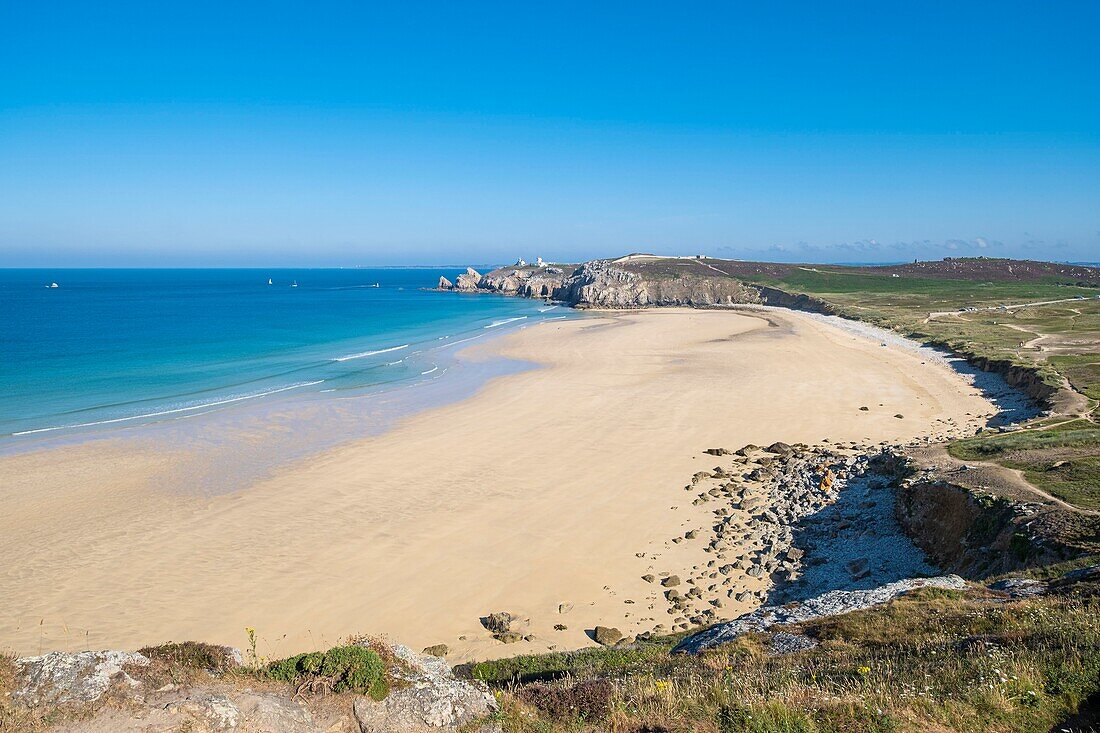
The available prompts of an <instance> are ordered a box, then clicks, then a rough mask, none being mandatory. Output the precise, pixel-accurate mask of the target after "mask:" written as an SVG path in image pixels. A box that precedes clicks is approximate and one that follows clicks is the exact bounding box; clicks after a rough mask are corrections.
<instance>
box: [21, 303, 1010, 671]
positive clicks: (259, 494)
mask: <svg viewBox="0 0 1100 733" xmlns="http://www.w3.org/2000/svg"><path fill="white" fill-rule="evenodd" d="M487 350H492V351H493V352H496V353H501V354H504V355H506V356H509V357H515V358H521V359H527V360H531V361H535V362H538V363H540V364H542V365H544V367H543V368H541V369H537V370H533V371H529V372H525V373H522V374H518V375H514V376H509V377H505V378H501V379H498V380H496V381H494V382H492V383H490V384H489V385H488V386H487V387H486V388H485V389H484V390H483V391H482V392H481V393H480V394H479V395H478V396H477V397H475V398H473V399H470V400H466V401H464V402H461V403H458V404H454V405H451V406H448V407H444V408H439V409H434V410H431V411H428V412H425V413H421V414H419V415H416V416H414V417H411V418H408V419H407V420H405V421H404V422H402V423H401V424H400V425H399V426H398V427H397V428H395V429H394V430H392V431H390V432H388V433H386V434H384V435H381V436H377V437H372V438H369V439H365V440H361V441H358V442H355V443H351V444H348V445H345V446H343V447H340V448H338V449H335V450H332V451H329V452H327V453H325V454H324V455H322V456H320V457H317V458H314V459H310V460H309V461H305V462H301V463H299V464H295V465H290V466H287V467H286V468H285V469H283V470H281V471H280V472H279V473H278V474H277V475H276V476H275V477H273V478H271V479H268V480H264V481H262V482H260V483H258V484H256V485H254V486H252V487H250V488H248V489H246V490H243V491H239V492H236V493H233V494H231V495H226V496H218V497H212V498H210V497H208V498H196V497H193V496H182V495H180V494H179V493H177V492H165V491H161V490H159V489H158V487H157V475H158V470H159V468H160V467H162V466H163V465H164V464H165V463H168V462H171V461H172V460H173V457H172V455H171V454H170V453H164V454H158V455H148V454H135V453H134V452H133V451H132V450H130V449H125V448H121V447H120V448H117V449H115V448H110V447H102V446H97V447H96V448H95V449H94V450H93V449H90V448H88V447H81V446H77V447H69V448H63V449H57V450H51V451H48V452H39V453H33V454H28V455H21V456H13V457H8V458H4V459H2V460H0V474H2V475H3V476H4V481H3V486H2V487H0V557H3V558H4V559H3V572H2V573H0V599H2V600H0V648H7V649H13V650H14V651H16V652H18V653H21V654H29V653H36V652H37V651H39V650H40V649H41V650H52V649H75V648H123V649H125V648H136V647H139V646H142V645H145V644H149V643H156V642H161V641H167V640H176V641H182V640H185V639H197V640H203V641H209V642H217V643H227V644H232V645H234V646H242V647H243V646H245V644H246V642H245V627H254V628H255V629H257V634H258V636H259V638H260V642H259V649H258V651H259V653H260V654H261V655H263V656H268V657H273V656H282V655H286V654H289V653H293V652H296V651H300V650H303V649H306V648H313V647H322V646H326V645H331V644H333V643H336V642H337V641H338V640H339V639H340V638H342V637H344V636H347V635H349V634H356V633H372V634H375V633H382V634H385V635H387V636H388V637H389V638H391V639H393V640H396V641H401V642H403V643H407V644H409V645H411V646H416V647H422V646H426V645H429V644H435V643H441V642H442V643H446V644H448V645H449V646H450V647H451V649H452V650H454V651H453V654H452V659H456V660H457V659H465V658H471V657H479V658H480V657H489V656H501V655H511V654H516V653H521V652H525V651H532V650H545V649H547V648H549V647H550V646H551V645H556V646H558V647H560V648H574V647H578V646H583V645H585V644H590V643H591V642H590V641H589V640H588V639H587V637H586V636H585V634H584V630H585V629H589V628H592V626H594V625H595V624H596V623H601V624H605V625H613V626H617V627H619V628H620V629H622V630H623V631H624V632H628V633H637V632H639V631H643V630H646V629H648V628H652V627H653V623H652V622H651V621H648V620H646V621H643V620H642V619H646V618H649V617H652V615H653V614H654V611H652V610H650V611H647V610H646V609H647V607H648V605H649V604H651V603H654V602H655V601H656V597H657V594H658V593H659V591H660V590H662V589H661V588H659V587H655V586H654V585H650V584H648V583H646V582H645V581H643V580H642V579H641V576H642V575H644V574H646V573H647V572H653V571H659V570H660V571H670V572H676V571H677V569H678V568H679V567H681V566H682V567H685V568H689V567H690V566H691V564H692V563H697V562H699V560H700V557H699V554H700V552H701V550H700V549H699V548H698V547H695V546H692V545H691V543H681V544H679V545H675V546H672V545H669V543H668V540H669V538H671V537H672V536H675V535H679V534H682V533H683V531H684V528H686V527H690V526H692V525H697V524H698V523H699V522H701V521H703V520H704V518H705V516H706V515H707V514H708V512H707V509H706V507H705V506H704V507H695V506H692V505H691V504H690V497H688V498H685V493H684V485H685V482H686V481H688V480H690V477H691V475H692V474H693V473H694V472H696V471H699V470H701V469H705V468H709V467H710V465H711V464H712V463H713V461H709V462H708V458H709V457H708V456H705V455H702V454H701V451H702V450H704V449H706V448H708V447H717V446H722V447H728V448H737V447H739V446H740V445H742V444H744V443H747V442H753V443H757V444H761V445H766V444H768V443H769V442H771V441H775V440H783V441H786V442H788V443H793V442H797V441H804V442H807V443H812V442H816V441H820V440H821V439H822V438H829V439H831V440H834V441H836V440H853V441H860V442H877V441H880V440H891V441H894V440H906V439H910V438H913V437H916V436H920V435H926V434H944V433H947V432H949V430H951V429H954V428H949V427H948V426H947V425H946V424H945V423H944V422H943V421H945V420H951V421H954V422H953V424H954V426H957V428H958V429H966V428H968V427H972V426H976V425H978V424H980V422H981V418H982V417H983V416H987V415H989V414H992V413H993V412H994V409H993V407H992V406H991V405H990V403H989V402H987V401H986V400H985V399H984V398H982V397H981V396H980V395H979V394H978V393H977V391H976V390H975V389H974V388H972V387H970V386H968V385H967V384H966V383H965V381H964V380H963V379H961V378H960V377H959V376H958V375H956V374H954V373H953V372H951V371H950V370H949V369H947V368H946V367H944V366H943V365H942V364H940V363H938V362H934V361H928V363H922V359H921V356H920V355H919V354H917V353H914V352H912V351H909V350H903V349H890V348H883V347H881V346H880V345H879V344H878V343H876V342H874V341H871V340H868V339H866V338H861V337H859V336H857V335H854V334H852V333H847V332H844V331H841V330H839V329H837V328H834V327H832V326H830V325H828V324H826V323H822V322H820V321H815V320H812V319H810V318H806V317H804V316H801V315H799V314H797V313H776V312H769V313H767V314H760V313H735V312H722V311H691V310H679V309H676V310H673V309H669V310H653V311H644V312H631V313H617V314H608V315H605V316H600V317H595V318H588V319H581V320H567V321H557V322H554V323H547V324H542V325H540V326H537V327H532V328H529V329H526V330H524V331H521V332H518V333H516V334H513V335H510V336H508V337H506V338H504V339H501V340H498V341H496V342H492V343H491V344H488V345H486V346H481V347H478V348H476V349H471V350H469V351H468V352H466V354H464V356H463V358H469V359H477V358H483V357H484V356H485V354H486V351H487ZM861 406H868V407H869V409H868V410H867V411H860V409H859V408H860V407H861ZM895 414H902V415H904V419H898V418H896V417H894V416H895ZM672 507H677V508H676V509H672ZM639 553H645V554H646V556H645V557H638V554H639ZM655 553H656V554H658V555H659V560H658V561H656V562H655V561H654V559H653V555H654V554H655ZM627 600H631V601H634V603H631V604H627V603H625V601H627ZM562 603H566V604H572V606H573V608H572V610H571V611H570V612H569V613H567V614H559V612H558V607H559V604H562ZM501 610H506V611H510V612H513V613H516V614H520V615H522V616H526V617H529V618H530V619H531V622H530V626H529V627H527V628H525V629H523V631H524V633H527V634H530V635H533V637H534V640H533V641H525V642H520V643H518V644H512V645H507V646H505V645H503V644H501V643H500V642H497V641H495V640H493V639H491V638H490V636H489V633H488V632H487V631H485V630H484V629H483V628H482V627H481V625H480V623H479V621H478V619H479V617H480V616H483V615H485V614H487V613H489V612H493V611H501ZM739 610H744V609H740V608H738V605H737V604H736V603H730V604H727V605H726V607H725V608H724V609H723V613H724V615H727V616H732V615H735V614H736V613H737V612H738V611H739ZM555 624H564V625H566V626H568V630H566V631H555V630H554V628H553V627H554V625H555ZM460 637H465V639H461V638H460Z"/></svg>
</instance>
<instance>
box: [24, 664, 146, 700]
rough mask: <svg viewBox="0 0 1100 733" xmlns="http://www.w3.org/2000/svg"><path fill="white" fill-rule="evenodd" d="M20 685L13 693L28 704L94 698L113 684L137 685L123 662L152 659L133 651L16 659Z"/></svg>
mask: <svg viewBox="0 0 1100 733" xmlns="http://www.w3.org/2000/svg"><path fill="white" fill-rule="evenodd" d="M16 664H17V666H18V668H19V680H20V686H19V687H18V689H16V690H15V691H14V692H13V693H12V697H14V698H15V699H16V700H17V701H19V702H21V703H23V704H26V705H32V706H34V705H61V704H66V703H88V702H95V701H96V700H98V699H99V698H100V697H102V696H103V695H104V693H106V692H107V690H108V689H109V688H110V687H111V685H112V684H122V685H125V686H126V687H138V686H139V683H138V682H137V680H135V679H133V678H132V677H131V676H130V675H129V674H127V673H126V671H125V669H124V668H123V667H124V665H128V664H134V665H140V666H145V665H147V664H149V659H148V658H146V657H145V656H143V655H141V654H137V653H134V652H118V651H101V652H76V653H68V652H50V653H49V654H43V655H42V656H39V657H24V658H23V659H18V660H16Z"/></svg>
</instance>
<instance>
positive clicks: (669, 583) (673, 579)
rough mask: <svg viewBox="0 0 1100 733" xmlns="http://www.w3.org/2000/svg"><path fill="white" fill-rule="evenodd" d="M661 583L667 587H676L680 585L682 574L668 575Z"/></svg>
mask: <svg viewBox="0 0 1100 733" xmlns="http://www.w3.org/2000/svg"><path fill="white" fill-rule="evenodd" d="M661 585H663V586H664V587H666V588H674V587H675V586H678V585H680V576H679V575H670V576H668V577H667V578H665V579H664V580H662V581H661Z"/></svg>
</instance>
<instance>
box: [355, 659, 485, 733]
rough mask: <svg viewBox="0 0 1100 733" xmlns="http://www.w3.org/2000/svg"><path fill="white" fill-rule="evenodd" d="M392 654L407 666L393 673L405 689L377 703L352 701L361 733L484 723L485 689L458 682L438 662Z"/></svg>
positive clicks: (412, 732) (421, 732) (423, 731)
mask: <svg viewBox="0 0 1100 733" xmlns="http://www.w3.org/2000/svg"><path fill="white" fill-rule="evenodd" d="M394 653H396V654H397V656H398V657H399V658H400V659H401V660H402V661H403V662H404V663H405V665H407V668H405V669H398V670H397V674H399V675H400V676H402V677H403V678H404V679H405V682H406V683H407V686H406V687H403V688H401V689H394V690H393V691H392V692H390V695H389V696H388V697H387V698H386V699H385V700H383V701H382V702H374V701H372V700H370V699H369V698H365V697H363V698H359V699H357V700H356V701H355V706H354V713H355V720H356V722H357V723H358V724H359V729H360V730H361V731H362V733H391V732H396V731H401V732H402V733H427V732H428V731H432V732H433V733H439V732H440V731H455V730H458V729H459V728H463V727H468V726H471V725H474V724H476V723H477V722H478V721H481V720H483V719H486V718H488V716H489V715H491V714H492V713H493V711H494V710H495V709H496V702H495V701H494V699H493V696H492V694H491V693H489V692H488V690H486V689H485V688H483V687H480V686H478V685H477V684H476V683H474V682H467V681H465V680H460V679H457V678H456V677H455V676H454V673H453V672H452V671H451V667H450V665H449V664H447V662H446V661H444V660H443V659H440V658H439V657H427V656H421V655H419V654H416V653H414V652H413V651H412V650H411V649H409V648H408V647H405V646H401V645H397V646H395V647H394ZM486 730H488V729H486Z"/></svg>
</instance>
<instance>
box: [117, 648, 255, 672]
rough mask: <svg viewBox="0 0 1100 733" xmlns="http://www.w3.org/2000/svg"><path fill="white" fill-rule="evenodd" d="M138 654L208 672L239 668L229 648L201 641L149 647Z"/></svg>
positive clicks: (139, 650) (140, 650)
mask: <svg viewBox="0 0 1100 733" xmlns="http://www.w3.org/2000/svg"><path fill="white" fill-rule="evenodd" d="M138 653H139V654H143V655H145V656H146V657H148V658H149V659H153V660H158V661H161V662H165V663H167V664H172V665H179V666H181V667H186V668H188V669H198V670H205V671H208V672H226V671H228V670H230V669H233V668H234V667H236V666H237V660H236V659H234V658H233V656H232V655H231V654H230V651H229V649H228V648H226V647H224V646H216V645H214V644H204V643H202V642H199V641H185V642H182V643H179V644H177V643H175V642H168V643H167V644H161V645H159V646H147V647H144V648H143V649H138Z"/></svg>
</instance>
